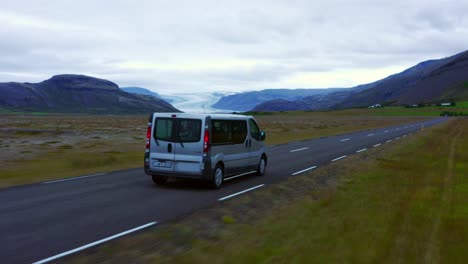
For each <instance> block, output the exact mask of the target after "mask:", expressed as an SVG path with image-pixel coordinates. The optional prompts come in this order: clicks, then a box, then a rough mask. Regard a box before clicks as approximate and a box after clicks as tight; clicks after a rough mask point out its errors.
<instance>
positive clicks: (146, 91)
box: [120, 87, 161, 98]
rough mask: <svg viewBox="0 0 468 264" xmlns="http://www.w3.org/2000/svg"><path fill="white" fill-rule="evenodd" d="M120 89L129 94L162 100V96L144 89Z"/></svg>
mask: <svg viewBox="0 0 468 264" xmlns="http://www.w3.org/2000/svg"><path fill="white" fill-rule="evenodd" d="M120 89H122V90H123V91H125V92H127V93H134V94H143V95H151V96H154V97H156V98H161V96H160V95H159V94H158V93H155V92H153V91H150V90H148V89H146V88H143V87H120Z"/></svg>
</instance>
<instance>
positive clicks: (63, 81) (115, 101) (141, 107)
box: [0, 74, 178, 114]
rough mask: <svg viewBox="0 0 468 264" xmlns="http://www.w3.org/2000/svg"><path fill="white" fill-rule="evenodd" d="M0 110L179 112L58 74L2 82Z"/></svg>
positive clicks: (101, 83) (104, 83) (99, 82)
mask: <svg viewBox="0 0 468 264" xmlns="http://www.w3.org/2000/svg"><path fill="white" fill-rule="evenodd" d="M0 94H1V95H2V96H1V97H0V108H4V109H9V110H14V111H35V112H58V113H94V114H143V113H145V114H146V113H150V112H175V111H178V110H177V109H176V108H174V107H173V106H172V105H170V104H169V103H167V102H165V101H163V100H161V99H158V98H155V97H153V96H147V95H138V94H132V93H127V92H124V91H122V90H121V89H119V87H118V86H117V85H116V84H115V83H113V82H111V81H108V80H103V79H98V78H94V77H89V76H85V75H74V74H63V75H56V76H53V77H52V78H50V79H48V80H45V81H42V82H40V83H17V82H8V83H0Z"/></svg>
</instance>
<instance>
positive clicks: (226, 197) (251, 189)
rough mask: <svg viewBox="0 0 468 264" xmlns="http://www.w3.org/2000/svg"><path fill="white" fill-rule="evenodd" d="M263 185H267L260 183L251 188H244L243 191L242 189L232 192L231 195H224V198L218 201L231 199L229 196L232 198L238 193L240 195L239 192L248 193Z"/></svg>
mask: <svg viewBox="0 0 468 264" xmlns="http://www.w3.org/2000/svg"><path fill="white" fill-rule="evenodd" d="M263 186H265V184H260V185H257V186H254V187H252V188H249V189H246V190H243V191H240V192H237V193H233V194H231V195H228V196H224V197H222V198H219V199H218V201H220V202H221V201H224V200H227V199H229V198H232V197H234V196H237V195H239V194H243V193H246V192H250V191H253V190H255V189H258V188H260V187H263Z"/></svg>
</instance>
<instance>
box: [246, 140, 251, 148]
mask: <svg viewBox="0 0 468 264" xmlns="http://www.w3.org/2000/svg"><path fill="white" fill-rule="evenodd" d="M250 146H252V140H250V139H247V140H246V141H245V147H246V148H250Z"/></svg>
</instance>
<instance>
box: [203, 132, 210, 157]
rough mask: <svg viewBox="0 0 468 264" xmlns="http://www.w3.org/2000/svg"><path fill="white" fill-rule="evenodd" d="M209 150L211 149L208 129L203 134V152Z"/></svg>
mask: <svg viewBox="0 0 468 264" xmlns="http://www.w3.org/2000/svg"><path fill="white" fill-rule="evenodd" d="M208 150H210V132H208V129H207V130H205V135H204V136H203V153H208Z"/></svg>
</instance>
